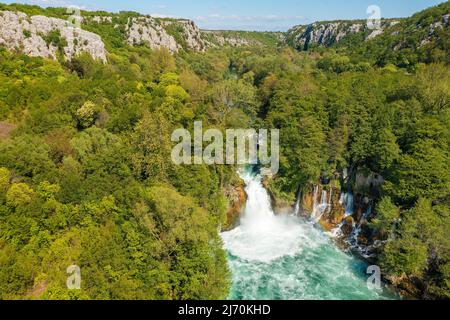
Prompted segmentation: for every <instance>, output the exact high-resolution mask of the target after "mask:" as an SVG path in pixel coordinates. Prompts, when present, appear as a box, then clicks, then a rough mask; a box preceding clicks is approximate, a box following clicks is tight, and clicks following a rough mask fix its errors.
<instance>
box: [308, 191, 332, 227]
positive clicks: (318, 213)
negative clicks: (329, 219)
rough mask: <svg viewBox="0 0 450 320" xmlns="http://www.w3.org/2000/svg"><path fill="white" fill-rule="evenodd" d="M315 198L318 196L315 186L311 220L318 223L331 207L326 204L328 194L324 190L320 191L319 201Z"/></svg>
mask: <svg viewBox="0 0 450 320" xmlns="http://www.w3.org/2000/svg"><path fill="white" fill-rule="evenodd" d="M317 196H318V187H317V186H316V187H315V188H314V207H313V212H312V214H311V218H312V219H314V220H315V221H319V220H320V218H322V216H323V215H324V214H325V213H326V212H327V210H328V209H329V208H330V207H331V205H330V204H329V203H328V193H327V191H326V190H323V191H322V194H321V196H320V201H319V199H318V197H317ZM330 198H331V197H330Z"/></svg>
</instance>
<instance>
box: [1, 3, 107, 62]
mask: <svg viewBox="0 0 450 320" xmlns="http://www.w3.org/2000/svg"><path fill="white" fill-rule="evenodd" d="M50 35H51V37H50ZM56 38H58V39H56ZM55 41H58V43H55ZM0 45H3V46H5V47H7V48H9V49H11V50H16V51H18V52H21V53H24V54H27V55H30V56H34V57H44V58H52V59H56V58H57V53H58V52H61V53H62V54H63V55H64V57H65V58H66V59H69V60H70V59H72V58H73V57H75V56H76V55H78V54H80V53H82V52H86V53H89V54H90V55H91V56H92V57H93V58H94V59H97V60H102V61H104V62H106V54H107V52H106V49H105V45H104V43H103V41H102V39H101V37H100V36H99V35H97V34H95V33H92V32H88V31H85V30H82V29H79V28H74V27H73V26H71V25H70V24H69V23H68V21H66V20H62V19H57V18H49V17H45V16H28V15H26V14H25V13H22V12H12V11H0Z"/></svg>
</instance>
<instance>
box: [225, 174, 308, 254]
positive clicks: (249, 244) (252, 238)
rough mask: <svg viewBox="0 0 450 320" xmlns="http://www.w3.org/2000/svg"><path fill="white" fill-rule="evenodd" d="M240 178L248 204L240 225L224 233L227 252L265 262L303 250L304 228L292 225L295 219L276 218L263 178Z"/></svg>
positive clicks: (290, 217)
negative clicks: (301, 239)
mask: <svg viewBox="0 0 450 320" xmlns="http://www.w3.org/2000/svg"><path fill="white" fill-rule="evenodd" d="M241 178H242V179H243V180H244V181H245V184H246V188H245V191H246V193H247V196H248V199H247V204H246V206H245V212H244V215H243V216H242V217H241V224H240V226H239V227H237V228H235V229H234V230H232V231H230V232H225V233H223V234H222V238H223V239H224V242H225V247H226V249H228V250H229V252H231V253H232V254H235V255H237V256H239V257H241V258H245V259H246V260H253V261H265V262H268V261H271V260H274V259H277V258H280V257H283V256H286V255H291V254H295V253H296V252H298V251H299V250H301V242H300V241H299V238H302V237H303V234H304V232H303V230H302V228H303V226H302V225H300V224H297V223H292V219H293V217H292V216H280V217H277V216H275V214H274V212H273V210H272V208H271V203H270V197H269V194H268V193H267V190H266V189H264V187H263V185H262V183H261V179H262V178H261V176H252V175H251V174H249V173H245V174H243V175H242V176H241ZM303 240H304V241H305V243H308V242H311V241H308V239H307V238H304V239H303ZM309 244H310V245H312V246H313V245H314V244H313V243H309Z"/></svg>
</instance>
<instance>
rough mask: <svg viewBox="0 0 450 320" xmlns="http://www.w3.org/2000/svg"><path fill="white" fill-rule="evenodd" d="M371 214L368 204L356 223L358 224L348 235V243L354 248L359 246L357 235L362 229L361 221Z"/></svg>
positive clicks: (370, 207)
mask: <svg viewBox="0 0 450 320" xmlns="http://www.w3.org/2000/svg"><path fill="white" fill-rule="evenodd" d="M371 214H372V206H369V207H368V208H367V210H366V212H364V215H363V217H362V218H361V221H360V223H358V225H357V226H356V228H355V229H354V230H353V232H352V234H351V235H350V244H351V245H353V246H355V247H356V248H359V235H360V234H361V231H362V223H363V221H365V220H367V219H368V218H369V217H370V215H371Z"/></svg>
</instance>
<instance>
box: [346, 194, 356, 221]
mask: <svg viewBox="0 0 450 320" xmlns="http://www.w3.org/2000/svg"><path fill="white" fill-rule="evenodd" d="M344 204H345V217H349V216H351V215H352V214H353V213H354V212H355V205H354V203H353V194H352V193H351V192H348V193H345V195H344Z"/></svg>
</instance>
